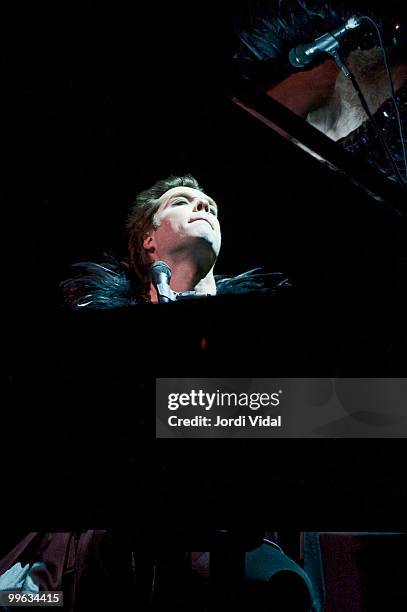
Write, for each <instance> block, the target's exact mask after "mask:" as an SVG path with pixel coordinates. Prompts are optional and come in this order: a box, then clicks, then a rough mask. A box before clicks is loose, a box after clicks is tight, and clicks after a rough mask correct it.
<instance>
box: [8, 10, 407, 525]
mask: <svg viewBox="0 0 407 612" xmlns="http://www.w3.org/2000/svg"><path fill="white" fill-rule="evenodd" d="M162 4H163V6H162V5H157V4H154V3H150V2H149V3H141V2H139V3H132V4H131V5H128V6H127V5H126V6H124V5H123V6H120V5H119V6H117V5H116V4H114V3H108V4H107V6H105V5H104V6H103V7H102V6H101V5H99V4H96V3H94V4H90V3H81V5H80V6H78V7H76V8H75V7H74V6H72V5H71V4H68V3H65V4H60V3H58V4H57V5H54V6H48V7H45V6H39V7H38V6H36V7H34V6H25V7H23V6H22V5H16V6H15V7H14V8H10V7H9V9H8V11H7V14H6V15H5V18H4V20H3V24H2V30H3V37H2V39H3V42H2V57H3V60H5V61H4V66H5V69H4V76H3V92H4V94H5V95H4V98H5V100H4V101H5V110H4V112H3V124H4V125H3V132H4V138H3V145H4V148H5V154H6V155H5V161H3V164H4V165H3V169H4V182H3V185H2V192H3V211H4V213H5V216H6V218H7V225H6V224H5V225H4V226H3V227H4V230H3V231H4V236H5V238H6V241H5V242H6V245H7V247H6V257H5V260H6V263H5V265H4V266H3V270H2V273H3V275H4V287H5V293H6V295H5V300H6V302H7V305H8V308H7V311H6V314H5V315H4V319H3V324H4V335H5V336H6V338H7V342H6V343H5V347H6V348H5V357H6V362H7V365H6V366H5V369H4V388H5V395H6V396H7V398H8V400H9V403H8V404H7V407H6V408H5V409H4V413H3V414H4V426H2V445H4V446H3V448H4V450H3V452H2V455H3V461H2V465H3V470H2V471H3V485H4V486H5V487H6V490H5V491H4V497H3V499H4V501H3V502H2V510H4V516H5V519H4V520H5V522H6V523H7V521H10V522H14V523H15V526H16V527H18V528H19V529H21V528H22V526H23V528H24V526H26V527H27V528H36V527H42V528H46V529H53V528H56V529H57V528H71V526H72V525H73V524H75V526H76V525H80V526H100V527H103V526H112V525H114V524H116V523H117V522H121V521H122V522H127V521H128V522H129V524H132V521H133V520H134V522H135V523H137V526H140V525H143V524H144V521H147V523H148V524H149V525H150V526H151V525H152V526H157V525H158V526H162V527H163V528H164V529H175V528H178V527H179V526H181V527H182V525H184V524H188V521H189V522H191V521H192V522H195V523H196V524H198V525H207V526H208V525H214V526H218V527H219V526H222V525H227V524H229V525H232V524H236V525H256V526H260V525H261V526H265V527H268V528H270V527H273V528H274V527H275V526H286V527H291V526H293V527H294V526H296V527H302V528H304V529H312V528H315V529H319V530H330V529H334V530H341V529H353V530H368V529H382V528H383V529H392V530H394V529H400V528H401V527H402V524H403V522H404V515H405V510H406V508H405V496H406V487H405V481H404V470H403V467H402V466H403V464H404V461H403V460H402V459H403V452H402V451H403V448H404V442H403V440H358V439H354V440H334V439H331V440H234V441H230V440H189V441H179V440H174V441H172V440H170V441H168V440H165V441H156V440H154V430H153V425H154V396H153V392H154V391H153V390H154V377H155V375H156V374H157V373H158V370H159V373H160V374H161V375H168V376H184V375H185V372H186V371H187V368H186V366H185V363H187V362H188V355H184V361H185V363H184V362H183V359H182V356H181V358H180V360H179V361H177V363H176V364H174V362H173V360H172V359H170V358H168V359H167V363H166V362H165V357H166V355H167V354H168V353H166V354H164V355H163V354H162V353H163V351H162V350H161V348H160V345H157V363H159V364H160V365H159V366H158V365H157V366H156V363H155V362H154V358H153V359H152V361H151V362H148V364H147V366H148V367H146V364H145V363H144V364H143V365H142V366H141V365H139V362H140V355H143V354H144V346H143V344H142V342H146V341H148V338H147V340H146V339H145V338H144V340H143V341H142V340H140V338H138V339H137V341H135V340H134V339H132V338H130V337H126V335H125V334H124V333H122V341H121V343H118V344H115V345H114V347H113V345H112V344H111V343H110V344H109V342H106V345H105V347H104V348H105V354H104V355H103V359H102V360H101V361H100V360H99V361H93V359H96V357H95V355H94V351H93V350H92V347H91V346H86V343H85V346H84V345H83V343H82V344H81V343H80V340H78V344H77V345H76V347H75V346H72V343H71V344H70V343H69V340H68V336H69V334H70V333H71V332H72V334H73V335H75V325H74V324H72V322H71V321H68V320H67V319H64V317H63V316H61V313H60V303H61V296H60V293H59V290H58V283H59V282H60V280H61V279H62V278H63V277H64V276H66V274H67V269H68V266H69V265H70V264H71V263H72V262H74V261H80V260H86V259H91V260H92V259H95V258H98V257H100V255H101V254H102V253H103V251H104V250H106V249H111V250H113V251H114V252H116V253H117V254H118V255H119V256H123V255H124V254H125V242H124V239H123V226H124V220H125V216H126V213H127V210H128V207H129V205H130V204H131V202H132V200H133V198H134V196H135V195H136V194H137V192H138V191H139V190H141V189H144V188H145V187H147V186H149V185H150V184H152V183H153V182H154V181H155V180H157V179H158V178H163V177H165V176H167V175H169V174H171V173H181V172H191V173H192V174H194V175H195V176H196V177H197V178H198V180H199V181H200V182H201V183H202V185H203V186H204V187H205V188H206V189H207V191H208V192H209V193H210V194H211V195H213V196H214V197H215V199H216V200H217V201H218V203H219V206H220V218H221V223H222V227H223V236H224V242H223V251H222V254H221V257H220V259H219V263H218V272H224V273H232V274H236V273H239V272H242V271H244V270H247V269H249V268H250V267H252V266H256V265H264V266H266V267H267V268H269V269H271V270H275V271H283V272H285V273H286V274H287V275H289V276H290V277H291V278H292V279H293V280H294V281H295V283H296V284H297V286H299V287H300V288H304V290H305V291H307V292H308V294H309V295H312V296H313V297H314V299H315V302H316V303H318V304H319V308H320V311H321V312H322V313H323V317H322V319H321V320H320V325H321V326H322V328H323V330H325V333H324V334H323V335H324V337H325V341H326V343H327V345H329V344H330V338H331V336H332V344H334V343H335V342H336V340H335V338H336V335H335V334H336V333H337V329H338V327H337V325H338V321H339V320H340V319H341V318H342V317H345V320H346V324H344V327H346V328H347V329H351V328H352V327H353V326H354V327H355V329H356V328H357V327H358V325H359V321H360V320H361V319H363V318H364V317H367V318H369V317H371V325H370V327H369V340H368V341H366V344H365V345H364V346H363V348H360V343H359V340H357V339H355V345H354V347H352V346H351V345H349V346H348V347H347V350H345V353H346V354H347V355H348V358H349V360H350V361H349V363H350V364H351V365H350V366H349V369H348V370H346V367H345V373H347V374H348V375H355V376H403V375H404V372H405V364H403V362H402V360H400V359H399V357H400V355H399V353H398V352H397V351H395V352H394V354H393V356H392V357H391V358H390V359H384V358H383V359H382V357H383V353H382V352H381V351H379V350H378V351H377V354H373V355H372V352H371V351H369V350H367V349H366V346H367V347H372V346H373V347H374V346H376V347H377V343H379V344H380V342H381V343H382V345H383V346H384V345H385V346H386V347H388V345H387V344H386V342H387V341H388V339H389V337H391V340H390V344H391V346H394V345H395V344H397V342H398V341H399V338H402V334H403V333H404V331H405V330H404V331H403V329H400V332H399V330H398V327H397V325H399V322H398V320H397V318H396V314H397V312H398V311H399V312H402V307H401V297H402V293H403V291H404V290H403V282H402V279H403V278H404V277H405V261H406V257H405V255H404V254H403V244H404V242H405V240H404V238H403V237H404V235H405V231H406V226H405V222H404V221H403V220H402V219H400V218H399V217H397V216H395V215H394V214H393V213H392V212H391V211H390V210H388V209H387V208H386V207H385V206H382V205H380V204H378V203H376V202H374V201H373V200H372V199H371V198H369V197H367V196H366V195H364V194H362V193H361V192H360V191H359V190H358V189H357V188H356V187H355V186H352V185H351V184H350V183H349V182H348V181H347V180H346V179H345V178H343V177H340V176H337V175H335V174H333V173H332V172H331V171H330V170H328V169H326V168H322V167H321V166H320V164H319V163H318V162H317V161H315V160H313V159H311V158H309V156H308V155H307V154H306V153H305V152H303V151H300V150H297V149H294V148H293V147H292V146H291V145H290V143H288V142H286V141H284V140H283V139H282V138H280V137H279V136H278V135H276V134H274V133H272V132H271V130H269V129H268V128H266V127H265V126H264V125H262V124H260V123H258V122H257V120H256V119H254V118H253V117H251V116H249V115H247V114H246V113H245V112H244V111H243V110H241V109H240V108H238V107H236V106H235V105H233V104H232V103H231V102H230V100H229V99H228V97H227V96H226V95H225V81H226V77H225V64H226V63H227V59H228V58H229V57H230V55H231V53H232V50H233V45H234V34H233V27H232V17H233V15H234V14H235V13H236V11H237V10H238V6H239V3H233V4H232V3H231V4H230V6H228V5H227V4H225V5H223V6H221V3H198V4H196V3H189V5H185V6H182V5H180V4H179V3H172V2H171V3H162ZM242 4H243V3H242ZM293 299H294V298H293ZM303 312H304V311H303V305H302V302H301V299H300V298H298V304H296V305H294V304H292V306H291V310H289V312H287V315H286V319H285V320H283V321H282V322H281V321H279V322H278V325H280V324H282V325H283V326H285V327H286V328H287V329H290V326H291V325H292V323H294V321H295V319H296V317H298V316H299V315H301V314H302V313H303ZM344 312H345V313H346V314H345V315H343V313H344ZM252 314H253V313H252ZM228 316H229V317H230V318H231V319H232V320H233V323H234V325H235V326H236V331H237V333H238V332H239V330H240V326H242V325H243V322H242V321H243V320H244V318H245V312H244V311H243V307H242V308H235V309H233V310H231V311H230V312H229V315H228ZM155 323H156V326H157V328H158V329H159V326H160V322H159V321H156V322H155ZM303 323H304V326H306V325H313V324H314V323H315V322H314V321H313V320H312V319H310V320H309V321H307V319H306V317H305V316H304V317H303ZM137 324H140V326H141V327H142V326H143V325H144V322H143V321H140V322H139V321H138V320H133V321H132V322H131V325H137ZM177 324H180V323H179V321H178V322H177ZM273 325H276V322H275V321H273V318H272V317H271V316H270V319H269V320H267V321H265V327H267V330H268V332H269V333H270V330H271V331H272V330H273ZM72 329H73V331H72ZM98 329H99V331H100V329H103V325H102V326H101V327H99V328H98ZM76 333H77V334H78V335H79V333H78V331H77V330H76ZM166 333H167V329H163V330H162V335H161V336H160V338H159V339H160V341H161V342H162V343H163V345H165V346H166V347H167V345H166V343H167V341H168V340H167V336H166ZM364 334H365V336H366V335H367V332H366V331H365V332H364ZM362 335H363V334H362ZM350 336H351V334H350ZM79 338H80V335H79ZM365 340H366V338H365ZM376 340H377V342H376ZM349 342H351V341H349ZM382 345H380V346H382ZM102 348H103V347H102ZM113 348H114V352H113ZM167 348H168V347H167ZM353 348H354V350H353ZM101 350H102V349H101ZM87 351H89V353H87ZM355 354H356V357H354V358H353V360H352V358H351V355H355ZM378 355H379V357H378ZM88 357H89V358H88ZM99 357H100V355H99ZM87 358H88V361H87ZM364 358H366V360H367V361H366V362H365V361H364ZM76 359H77V360H78V363H79V364H81V365H80V366H79V365H78V366H76V365H75V360H76ZM132 359H135V366H134V369H133V376H132V377H130V376H129V372H130V370H131V369H132V368H131V367H130V366H129V364H131V360H132ZM265 359H267V357H265ZM323 361H324V360H323V359H321V363H322V362H323ZM121 363H123V364H126V365H124V366H123V368H122V370H121V371H122V375H119V374H118V371H120V366H118V365H117V364H121ZM84 364H86V365H84ZM345 366H346V364H345ZM138 367H140V374H137V368H138ZM188 367H189V369H188V371H189V372H190V373H192V372H193V367H191V365H190V363H189V366H188ZM81 368H82V369H81ZM294 369H295V368H294ZM111 371H113V372H114V374H112V376H111V377H110V381H109V373H110V372H111ZM206 373H208V372H205V374H206ZM200 374H201V373H200V372H195V373H193V375H194V376H199V375H200ZM209 374H211V375H216V376H239V377H244V376H261V375H266V376H267V375H271V374H267V373H266V371H265V369H264V368H262V365H261V359H260V357H259V359H258V360H257V365H256V366H253V364H251V365H250V364H249V363H247V361H245V358H244V355H243V356H240V357H239V358H236V360H235V362H233V363H231V364H228V367H225V364H223V366H222V368H221V367H220V366H219V370H217V369H216V364H215V365H214V367H213V368H212V371H211V372H210V373H209ZM311 374H312V375H314V376H319V375H324V374H323V372H322V370H321V371H318V368H317V366H316V369H314V370H313V372H311ZM285 375H287V376H290V375H302V372H301V371H299V370H298V369H297V370H296V371H295V372H294V371H291V370H290V368H289V367H287V370H286V372H285ZM136 397H137V402H136V400H135V398H136ZM140 406H142V407H143V409H142V410H141V409H140Z"/></svg>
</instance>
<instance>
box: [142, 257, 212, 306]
mask: <svg viewBox="0 0 407 612" xmlns="http://www.w3.org/2000/svg"><path fill="white" fill-rule="evenodd" d="M165 262H166V263H167V264H168V266H169V267H170V270H171V281H170V287H171V289H172V290H173V291H176V292H180V291H198V292H199V293H208V294H210V295H216V284H215V278H214V276H213V267H212V268H211V269H210V270H209V272H206V273H205V272H203V271H201V270H199V268H198V266H197V265H196V264H195V263H194V262H192V261H189V260H183V261H181V262H175V261H172V260H171V259H170V258H168V257H167V258H166V259H165ZM150 299H151V301H152V302H153V303H157V302H158V297H157V292H156V290H155V288H154V286H153V284H151V287H150Z"/></svg>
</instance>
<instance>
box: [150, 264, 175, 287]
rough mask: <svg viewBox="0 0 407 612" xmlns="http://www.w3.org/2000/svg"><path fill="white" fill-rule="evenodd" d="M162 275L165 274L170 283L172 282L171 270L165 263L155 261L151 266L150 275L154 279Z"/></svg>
mask: <svg viewBox="0 0 407 612" xmlns="http://www.w3.org/2000/svg"><path fill="white" fill-rule="evenodd" d="M160 274H165V276H166V277H167V279H168V282H170V280H171V270H170V267H169V265H168V264H166V263H165V261H154V262H153V263H152V264H151V266H150V275H151V277H152V278H154V277H155V278H157V277H158V276H159V275H160Z"/></svg>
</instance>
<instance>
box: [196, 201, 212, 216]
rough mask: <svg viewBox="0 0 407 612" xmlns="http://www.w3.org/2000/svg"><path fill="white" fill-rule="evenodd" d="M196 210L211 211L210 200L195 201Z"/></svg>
mask: <svg viewBox="0 0 407 612" xmlns="http://www.w3.org/2000/svg"><path fill="white" fill-rule="evenodd" d="M194 208H195V210H196V211H199V212H201V211H204V212H207V213H208V212H209V210H210V208H209V202H207V201H206V200H201V199H197V200H196V201H195V207H194Z"/></svg>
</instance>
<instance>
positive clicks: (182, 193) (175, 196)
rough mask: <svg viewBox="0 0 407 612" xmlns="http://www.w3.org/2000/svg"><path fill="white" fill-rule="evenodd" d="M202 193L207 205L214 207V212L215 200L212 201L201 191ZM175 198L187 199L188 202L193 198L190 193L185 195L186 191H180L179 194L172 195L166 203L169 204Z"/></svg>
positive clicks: (216, 206)
mask: <svg viewBox="0 0 407 612" xmlns="http://www.w3.org/2000/svg"><path fill="white" fill-rule="evenodd" d="M201 193H203V195H204V196H205V197H206V198H207V200H208V202H209V204H210V205H211V206H214V207H215V208H216V210H218V205H217V204H216V202H215V200H212V198H211V197H210V196H208V195H206V193H204V192H203V191H202V192H201ZM176 198H187V199H188V200H191V199H193V198H194V196H192V195H191V194H190V193H187V192H186V191H181V193H178V194H177V195H173V196H171V197H170V198H169V200H168V202H170V201H171V200H173V199H176Z"/></svg>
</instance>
